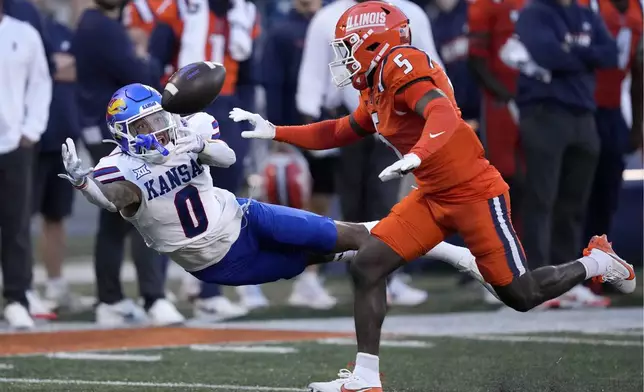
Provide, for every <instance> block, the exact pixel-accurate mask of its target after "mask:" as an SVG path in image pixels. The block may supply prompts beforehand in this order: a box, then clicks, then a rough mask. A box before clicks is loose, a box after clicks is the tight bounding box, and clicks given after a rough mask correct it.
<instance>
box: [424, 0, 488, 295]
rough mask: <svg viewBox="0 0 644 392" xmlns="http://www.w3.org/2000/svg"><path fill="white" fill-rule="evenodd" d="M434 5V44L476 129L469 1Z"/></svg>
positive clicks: (477, 97) (446, 0)
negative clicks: (469, 51)
mask: <svg viewBox="0 0 644 392" xmlns="http://www.w3.org/2000/svg"><path fill="white" fill-rule="evenodd" d="M435 4H436V8H437V11H438V12H437V13H436V14H435V15H433V16H432V17H431V26H432V32H433V34H434V43H435V44H436V48H437V50H438V54H439V55H440V57H441V60H442V61H443V64H444V65H445V71H446V72H447V74H448V75H449V78H450V80H451V81H452V84H453V85H454V95H455V97H456V102H458V107H459V108H460V109H461V114H462V116H463V119H465V120H466V121H468V122H469V123H470V125H472V126H473V128H474V130H477V128H478V119H479V108H480V105H481V94H480V91H479V88H478V86H477V85H476V81H475V80H474V77H473V75H472V71H471V70H470V69H469V67H468V48H469V42H468V36H467V33H468V27H467V10H468V2H467V1H466V0H436V2H435ZM485 291H486V292H487V290H485Z"/></svg>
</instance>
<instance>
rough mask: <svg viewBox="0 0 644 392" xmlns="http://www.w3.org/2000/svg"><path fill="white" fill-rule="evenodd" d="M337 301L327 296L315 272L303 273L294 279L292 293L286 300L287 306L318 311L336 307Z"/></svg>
mask: <svg viewBox="0 0 644 392" xmlns="http://www.w3.org/2000/svg"><path fill="white" fill-rule="evenodd" d="M337 303H338V300H337V299H336V298H335V297H333V296H332V295H330V294H329V292H328V291H327V290H326V289H325V288H324V286H323V285H322V281H321V280H320V276H319V275H318V274H317V273H316V272H312V271H304V272H303V273H302V274H301V275H300V276H298V277H297V278H296V279H295V282H294V283H293V291H291V295H290V297H289V298H288V304H289V305H291V306H296V307H305V308H311V309H318V310H327V309H331V308H333V307H334V306H335V305H337Z"/></svg>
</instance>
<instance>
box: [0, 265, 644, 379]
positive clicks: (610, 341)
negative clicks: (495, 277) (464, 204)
mask: <svg viewBox="0 0 644 392" xmlns="http://www.w3.org/2000/svg"><path fill="white" fill-rule="evenodd" d="M455 281H456V277H455V276H454V275H448V276H440V277H432V278H428V277H425V278H418V279H415V283H416V284H418V285H420V286H422V287H424V288H426V289H428V290H429V292H430V300H429V301H428V303H427V304H424V305H422V306H420V307H418V308H415V309H404V310H403V309H393V310H392V311H391V314H390V317H388V319H387V321H386V323H385V333H386V336H385V338H384V339H385V341H384V342H383V343H384V344H383V348H382V352H381V357H382V360H381V370H382V372H383V373H384V387H385V391H388V392H390V391H416V392H448V391H454V392H476V391H493V392H515V391H516V392H531V391H534V392H573V391H579V392H595V391H597V392H599V391H606V392H610V391H616V392H641V391H642V389H643V382H642V378H643V376H644V374H643V365H642V349H643V337H642V334H643V330H642V315H643V312H642V308H641V304H642V291H641V287H640V289H639V290H638V291H637V292H636V294H635V295H632V296H628V297H624V296H620V297H615V298H614V304H615V305H616V307H614V308H611V309H609V310H557V311H547V312H529V313H526V314H519V313H517V312H514V311H511V310H503V309H501V310H497V308H495V307H491V306H488V305H484V304H483V303H482V302H481V301H480V299H479V296H478V295H477V293H478V291H477V290H478V288H477V287H476V286H471V287H467V288H462V287H457V286H456V285H455ZM329 286H330V287H331V288H332V291H333V293H334V294H336V295H337V296H338V297H339V298H340V300H341V301H343V304H341V305H340V306H339V307H338V308H337V309H335V310H333V311H330V312H322V311H315V312H313V311H307V310H297V309H291V308H288V307H286V306H284V305H283V304H282V303H283V301H284V299H285V298H286V296H287V294H288V291H289V289H290V286H289V285H288V284H285V283H277V284H272V285H268V286H267V287H266V288H265V292H266V293H267V294H268V296H269V297H270V298H271V300H272V301H273V303H274V304H275V306H273V307H271V308H269V309H267V310H263V311H260V312H258V313H254V314H251V315H250V316H247V317H245V318H244V319H241V320H236V321H235V322H230V323H227V324H225V328H223V327H222V325H219V326H204V325H199V324H194V323H189V324H188V326H186V327H183V328H174V329H171V330H167V331H166V330H158V329H156V330H151V329H146V330H138V329H132V330H126V331H123V330H121V331H110V330H104V331H92V332H91V333H94V335H88V334H87V331H83V330H84V329H87V328H93V327H92V326H91V324H89V323H87V321H89V320H91V313H89V312H86V313H81V314H64V315H63V316H62V317H61V320H62V321H60V322H57V323H53V324H50V325H46V326H43V327H41V329H42V330H47V329H52V328H54V327H55V328H57V329H60V330H64V331H68V332H51V333H47V334H43V333H31V334H20V335H10V334H7V333H6V332H5V333H0V353H4V355H1V356H0V391H3V392H4V391H27V390H29V391H164V390H172V391H192V390H195V391H196V390H221V391H306V385H307V383H309V382H311V381H320V380H321V381H325V380H330V379H332V378H335V376H336V374H337V372H338V370H339V369H340V368H342V367H346V366H347V363H348V362H350V361H353V360H354V358H355V346H354V342H353V337H352V331H353V326H352V320H351V318H350V316H351V305H350V289H349V286H348V285H347V282H346V280H344V279H334V280H332V281H330V282H329ZM171 287H176V283H175V284H172V285H171ZM77 289H78V290H80V291H87V292H90V291H91V289H90V287H89V286H82V287H77ZM128 291H129V292H131V293H132V294H134V293H135V290H134V288H133V287H132V286H130V285H128ZM180 308H181V309H182V310H184V311H186V315H188V316H189V307H188V306H187V304H181V306H180ZM271 320H276V321H271ZM213 328H215V329H213ZM69 331H71V332H69ZM155 331H160V332H159V334H158V336H156V335H155ZM280 331H281V332H280ZM289 331H291V332H289ZM293 331H300V332H305V333H309V334H312V335H311V336H310V337H308V338H305V339H306V340H301V339H304V338H302V336H299V335H296V334H295V332H293ZM277 332H280V333H281V335H275V334H276V333H277ZM322 332H328V333H333V334H336V335H337V336H336V337H329V336H326V337H324V336H322V335H321V333H322ZM66 333H72V335H66ZM74 334H77V335H78V336H77V337H76V335H74ZM316 334H320V336H316ZM152 335H154V336H152ZM144 340H145V342H143V341H144ZM66 341H69V343H65V342H66ZM177 342H182V343H177ZM175 344H179V345H180V347H171V348H158V347H157V346H169V345H175ZM153 346H154V347H156V348H154V349H140V347H153ZM127 347H129V349H128V348H127ZM135 347H136V348H135ZM12 349H13V350H14V351H11V350H12ZM36 352H38V354H36ZM16 354H21V355H16Z"/></svg>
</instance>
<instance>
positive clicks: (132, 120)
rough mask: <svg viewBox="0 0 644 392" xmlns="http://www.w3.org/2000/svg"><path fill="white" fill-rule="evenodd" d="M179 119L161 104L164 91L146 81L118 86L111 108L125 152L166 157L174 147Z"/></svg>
mask: <svg viewBox="0 0 644 392" xmlns="http://www.w3.org/2000/svg"><path fill="white" fill-rule="evenodd" d="M178 121H179V120H178V119H177V118H176V116H175V115H173V114H171V113H169V112H166V111H165V110H164V109H163V108H162V107H161V96H160V94H159V93H158V92H157V91H156V90H154V89H153V88H151V87H148V86H145V85H142V84H134V85H129V86H126V87H123V88H122V89H120V90H118V91H117V92H116V93H115V94H114V96H113V97H112V100H111V101H110V103H109V105H108V109H107V124H108V127H109V129H110V131H111V132H112V136H113V138H114V142H115V144H117V145H118V146H119V147H121V150H122V151H123V152H125V153H127V154H129V155H132V156H134V157H137V158H141V159H144V160H146V161H149V162H152V163H162V162H164V161H166V160H167V159H168V158H169V155H170V153H171V152H172V150H174V146H175V142H176V140H177V129H178V124H179V123H178Z"/></svg>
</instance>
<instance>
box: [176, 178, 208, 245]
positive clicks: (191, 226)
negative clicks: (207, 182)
mask: <svg viewBox="0 0 644 392" xmlns="http://www.w3.org/2000/svg"><path fill="white" fill-rule="evenodd" d="M174 206H175V207H176V208H177V214H178V215H179V221H180V222H181V227H182V228H183V233H184V234H185V235H186V237H187V238H193V237H196V236H198V235H199V234H202V233H203V232H204V231H206V229H207V228H208V216H206V210H205V209H204V207H203V203H202V202H201V197H199V190H198V189H197V188H195V187H194V186H193V185H188V186H186V187H185V188H183V189H182V190H180V191H179V192H177V194H176V195H175V196H174Z"/></svg>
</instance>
